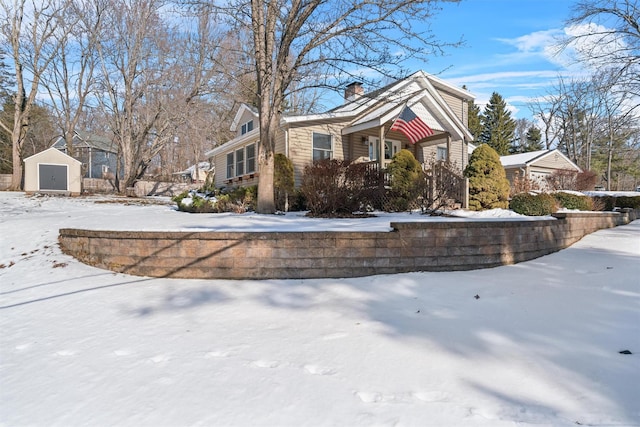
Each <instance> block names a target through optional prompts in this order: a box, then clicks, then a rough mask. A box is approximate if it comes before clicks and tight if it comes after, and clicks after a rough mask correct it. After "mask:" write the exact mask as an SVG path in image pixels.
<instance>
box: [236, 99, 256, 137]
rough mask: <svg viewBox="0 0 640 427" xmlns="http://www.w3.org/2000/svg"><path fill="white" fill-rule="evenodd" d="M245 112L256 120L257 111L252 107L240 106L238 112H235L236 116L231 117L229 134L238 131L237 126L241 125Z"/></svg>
mask: <svg viewBox="0 0 640 427" xmlns="http://www.w3.org/2000/svg"><path fill="white" fill-rule="evenodd" d="M247 111H248V112H249V113H251V115H252V116H253V117H254V118H258V111H257V110H256V109H255V108H254V107H251V106H249V105H247V104H244V103H243V104H241V105H240V108H238V111H237V112H236V115H235V116H234V117H233V122H231V129H230V130H231V132H235V131H236V130H238V126H240V124H241V123H240V120H242V116H243V115H244V113H245V112H247Z"/></svg>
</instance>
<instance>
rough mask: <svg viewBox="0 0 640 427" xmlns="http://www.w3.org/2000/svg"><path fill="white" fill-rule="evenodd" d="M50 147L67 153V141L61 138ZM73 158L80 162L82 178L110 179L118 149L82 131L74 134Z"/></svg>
mask: <svg viewBox="0 0 640 427" xmlns="http://www.w3.org/2000/svg"><path fill="white" fill-rule="evenodd" d="M52 147H55V148H57V149H58V150H60V151H62V152H63V153H68V148H67V141H65V139H64V138H62V137H59V138H58V139H57V140H56V141H55V142H54V143H53V145H52ZM73 157H74V158H75V159H77V160H79V161H80V162H82V176H83V177H84V178H102V179H105V178H112V177H113V176H114V175H115V173H116V171H117V165H118V147H117V145H116V144H114V143H113V142H112V141H110V140H109V139H108V138H105V137H102V136H98V135H94V134H91V133H88V132H82V131H76V132H74V135H73Z"/></svg>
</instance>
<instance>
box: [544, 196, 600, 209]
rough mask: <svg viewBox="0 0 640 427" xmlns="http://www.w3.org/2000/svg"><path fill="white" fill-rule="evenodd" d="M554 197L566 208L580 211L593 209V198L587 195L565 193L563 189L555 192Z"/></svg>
mask: <svg viewBox="0 0 640 427" xmlns="http://www.w3.org/2000/svg"><path fill="white" fill-rule="evenodd" d="M552 195H553V198H554V199H556V201H557V202H558V205H560V207H563V208H565V209H571V210H578V211H592V210H593V200H592V199H591V198H590V197H587V196H581V195H578V194H571V193H565V192H562V191H559V192H556V193H553V194H552Z"/></svg>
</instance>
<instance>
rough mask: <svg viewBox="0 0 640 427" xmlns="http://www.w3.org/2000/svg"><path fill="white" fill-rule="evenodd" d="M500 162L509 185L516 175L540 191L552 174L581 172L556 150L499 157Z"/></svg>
mask: <svg viewBox="0 0 640 427" xmlns="http://www.w3.org/2000/svg"><path fill="white" fill-rule="evenodd" d="M500 162H501V163H502V166H503V167H504V170H505V172H506V174H507V179H508V180H509V182H510V183H511V184H513V180H514V177H515V176H516V175H517V176H518V177H519V178H526V179H529V180H531V181H533V182H536V183H537V184H538V185H539V186H540V187H541V189H544V188H546V186H547V177H549V176H551V175H552V174H553V173H554V172H557V171H561V170H565V171H567V170H568V171H575V172H582V169H580V168H579V167H578V165H576V164H575V163H573V162H572V161H571V160H569V158H568V157H567V156H565V155H564V154H562V152H560V150H557V149H556V150H540V151H532V152H529V153H521V154H512V155H510V156H501V157H500Z"/></svg>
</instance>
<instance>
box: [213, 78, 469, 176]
mask: <svg viewBox="0 0 640 427" xmlns="http://www.w3.org/2000/svg"><path fill="white" fill-rule="evenodd" d="M473 99H474V96H473V95H472V94H471V93H469V92H468V91H466V90H464V89H460V88H458V87H455V86H453V85H451V84H450V83H447V82H445V81H444V80H441V79H439V78H437V77H435V76H433V75H430V74H427V73H425V72H423V71H419V72H416V73H414V74H412V75H410V76H409V77H407V78H405V79H402V80H399V81H396V82H394V83H392V84H389V85H387V86H386V87H384V88H381V89H379V90H376V91H373V92H370V93H365V90H364V88H363V87H362V85H361V84H359V83H352V84H351V85H349V86H348V87H347V88H346V90H345V102H344V103H343V104H342V105H341V106H339V107H337V108H334V109H332V110H329V111H327V112H325V113H321V114H310V115H300V116H283V117H282V119H281V121H280V128H279V129H278V131H277V133H276V147H275V151H276V153H283V154H285V155H286V156H287V157H288V158H290V159H291V161H292V162H293V165H294V176H295V182H296V185H297V186H298V185H300V183H301V179H302V173H303V170H304V167H305V166H306V165H308V164H309V163H311V162H312V161H315V160H320V159H326V158H332V159H339V160H362V161H371V162H376V163H377V164H378V165H379V166H380V167H381V168H384V167H385V166H386V165H387V164H388V163H389V162H390V161H391V158H392V157H393V155H394V154H395V153H397V152H398V151H400V149H402V148H407V149H409V150H411V151H412V152H413V154H414V155H415V157H416V158H417V159H418V160H419V161H420V162H426V161H429V160H430V159H431V158H432V157H434V158H436V159H439V160H450V161H452V162H455V163H456V164H457V166H458V167H459V168H460V169H461V170H462V169H464V167H465V166H466V165H467V162H468V154H467V151H468V150H467V145H468V143H469V141H471V140H472V139H473V137H472V135H471V134H470V132H469V130H468V128H467V121H468V112H467V108H468V102H469V101H471V100H473ZM406 108H409V109H410V111H411V112H412V113H414V114H415V115H416V116H418V117H419V118H420V119H421V120H422V122H423V123H424V124H426V125H427V126H428V128H429V130H430V131H431V135H430V136H427V137H421V138H420V139H419V140H418V141H416V142H415V143H411V141H410V140H409V138H408V137H407V136H405V134H403V133H402V132H401V131H398V130H391V127H392V125H393V123H394V121H395V120H396V118H398V117H399V116H400V115H401V113H403V112H405V111H408V110H406ZM258 125H259V121H258V112H257V111H256V110H255V109H254V108H252V107H250V106H248V105H242V106H240V108H239V109H238V111H237V113H236V115H235V117H234V120H233V123H232V125H231V131H232V132H235V134H236V136H235V137H234V138H233V139H231V140H230V141H227V142H226V143H224V144H222V145H220V146H218V147H216V148H214V149H213V150H211V151H209V152H207V153H205V155H206V156H207V157H208V158H209V159H210V160H211V163H212V165H214V167H215V170H216V177H215V185H216V187H225V186H233V187H235V186H248V185H255V184H257V183H258V179H259V170H258V162H257V155H258V140H259V129H258Z"/></svg>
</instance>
